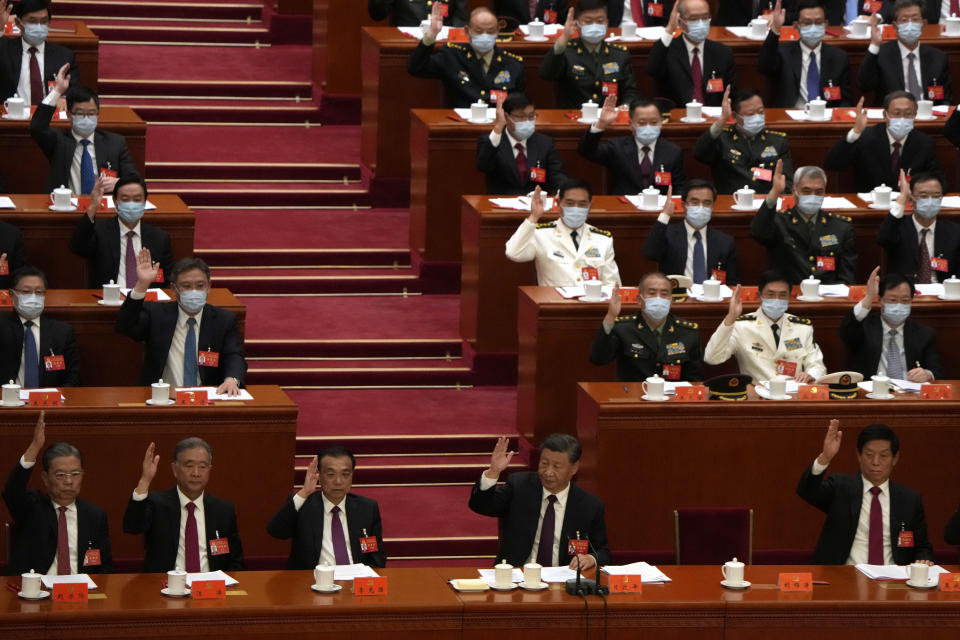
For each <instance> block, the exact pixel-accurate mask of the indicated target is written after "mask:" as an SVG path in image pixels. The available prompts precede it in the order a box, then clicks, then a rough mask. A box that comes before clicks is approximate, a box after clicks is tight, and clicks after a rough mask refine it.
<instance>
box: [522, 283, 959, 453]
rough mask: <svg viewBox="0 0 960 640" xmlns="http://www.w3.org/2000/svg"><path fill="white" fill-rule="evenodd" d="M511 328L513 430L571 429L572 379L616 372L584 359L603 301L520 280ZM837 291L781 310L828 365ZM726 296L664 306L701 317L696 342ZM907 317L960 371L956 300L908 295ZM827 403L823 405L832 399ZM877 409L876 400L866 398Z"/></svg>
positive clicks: (833, 360) (841, 360)
mask: <svg viewBox="0 0 960 640" xmlns="http://www.w3.org/2000/svg"><path fill="white" fill-rule="evenodd" d="M518 295H519V309H518V317H517V332H518V339H519V352H518V364H517V430H518V431H519V432H520V433H521V434H523V435H524V436H526V437H527V438H530V439H532V440H533V441H534V442H540V440H541V439H542V438H543V436H544V435H546V434H548V433H551V432H553V431H564V432H566V433H573V432H574V424H575V423H574V420H575V415H576V399H575V397H574V395H575V390H576V387H577V383H578V382H600V381H610V380H616V371H615V369H614V364H613V363H611V364H609V365H605V366H603V367H597V366H594V365H592V364H590V361H589V355H590V344H591V343H592V342H593V337H594V335H596V332H597V330H598V329H600V324H601V321H602V320H603V316H604V314H605V313H606V310H607V305H606V303H592V304H591V303H584V302H579V301H577V300H564V299H563V298H562V297H561V296H560V294H559V293H557V292H556V290H555V289H553V288H552V287H520V289H519V293H518ZM853 304H854V303H853V302H852V301H850V300H847V299H844V298H837V299H830V298H828V299H827V300H825V301H823V302H800V301H799V300H796V299H792V300H791V301H790V310H789V311H788V313H790V314H793V315H798V316H803V317H807V318H810V319H811V320H813V327H814V335H815V337H816V340H817V344H819V345H820V350H821V351H822V352H823V359H824V360H823V361H824V364H825V365H826V367H827V371H841V370H843V369H845V368H846V352H845V349H844V346H843V343H842V342H841V341H840V335H839V333H838V329H839V327H840V323H841V321H842V320H843V317H844V316H845V315H846V314H847V313H848V312H849V311H850V309H852V308H853ZM759 306H760V305H759V303H744V306H743V311H744V313H752V312H753V311H754V310H756V309H757V308H758V307H759ZM727 307H728V304H727V303H726V302H722V303H721V302H697V301H696V300H688V301H686V302H677V303H674V304H673V305H672V307H671V310H670V312H671V313H672V314H673V315H674V316H676V317H678V318H684V319H686V320H691V321H693V322H697V323H699V325H700V345H701V348H705V347H706V346H707V341H708V340H709V339H710V336H711V335H713V332H714V330H715V329H716V328H717V326H718V325H719V324H720V323H721V322H722V321H723V317H724V316H725V315H726V313H727ZM636 310H637V309H636V307H635V306H628V305H624V308H623V311H622V313H624V314H628V313H634V312H636ZM910 317H911V318H912V319H913V320H916V321H917V322H920V323H922V324H925V325H927V326H930V327H933V329H934V330H936V332H937V346H938V349H939V352H940V358H941V360H942V362H943V366H944V369H945V374H944V375H945V377H946V378H950V379H955V378H960V364H958V362H957V361H956V359H955V358H952V357H951V354H952V353H953V352H952V349H953V345H955V344H958V343H960V302H943V301H941V300H938V299H937V298H935V297H932V296H924V297H918V298H916V299H914V301H913V309H912V312H911V315H910ZM705 370H706V374H707V376H708V377H709V376H710V375H714V374H718V373H725V372H729V373H735V372H736V371H737V363H736V360H735V359H734V358H731V359H730V360H728V361H727V362H726V363H725V364H723V365H718V366H709V365H708V366H706V368H705ZM835 404H836V402H835V403H833V404H831V405H830V406H831V407H832V406H834V405H835ZM871 406H874V407H875V408H877V410H879V411H882V409H879V408H878V407H877V405H871Z"/></svg>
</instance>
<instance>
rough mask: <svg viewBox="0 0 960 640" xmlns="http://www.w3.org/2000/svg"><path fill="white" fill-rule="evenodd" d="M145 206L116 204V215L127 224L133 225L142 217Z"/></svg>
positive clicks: (125, 203) (139, 204) (134, 203)
mask: <svg viewBox="0 0 960 640" xmlns="http://www.w3.org/2000/svg"><path fill="white" fill-rule="evenodd" d="M145 206H146V205H145V204H144V203H142V202H118V203H117V215H118V216H120V219H121V220H123V221H124V222H126V223H127V224H134V223H136V222H137V221H138V220H140V218H142V217H143V209H144V207H145Z"/></svg>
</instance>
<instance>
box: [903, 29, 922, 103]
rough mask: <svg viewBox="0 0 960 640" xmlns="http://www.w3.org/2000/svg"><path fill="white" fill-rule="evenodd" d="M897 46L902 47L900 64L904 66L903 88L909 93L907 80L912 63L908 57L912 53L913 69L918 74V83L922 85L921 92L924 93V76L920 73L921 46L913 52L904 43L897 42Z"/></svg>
mask: <svg viewBox="0 0 960 640" xmlns="http://www.w3.org/2000/svg"><path fill="white" fill-rule="evenodd" d="M897 46H898V47H900V62H901V63H902V64H903V86H904V88H905V89H907V90H908V91H909V87H907V78H909V77H910V76H909V75H908V74H909V73H910V71H909V69H910V61H909V60H907V56H908V55H910V54H911V53H912V54H913V68H914V70H915V71H916V72H917V82H919V83H920V90H921V91H923V90H924V89H925V87H924V86H923V75H921V73H920V46H919V45H918V46H916V47H914V49H913V51H911V50H910V49H908V48H907V47H905V46H904V44H903V43H902V42H900V41H899V40H897Z"/></svg>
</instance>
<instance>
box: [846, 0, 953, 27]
mask: <svg viewBox="0 0 960 640" xmlns="http://www.w3.org/2000/svg"><path fill="white" fill-rule="evenodd" d="M860 5H861V6H863V3H862V2H861V3H860ZM893 5H894V0H883V7H882V8H881V9H880V15H881V16H883V21H884V22H885V23H887V24H892V23H893V21H894V20H893V18H894V16H893ZM923 17H924V18H926V20H927V22H929V23H930V24H940V3H939V2H937V1H936V0H930V2H924V3H923Z"/></svg>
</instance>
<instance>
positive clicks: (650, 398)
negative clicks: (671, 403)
mask: <svg viewBox="0 0 960 640" xmlns="http://www.w3.org/2000/svg"><path fill="white" fill-rule="evenodd" d="M640 399H641V400H646V401H647V402H666V401H667V400H669V399H670V396H662V397H660V398H653V397H651V396H648V395H646V394H644V395H642V396H640Z"/></svg>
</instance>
